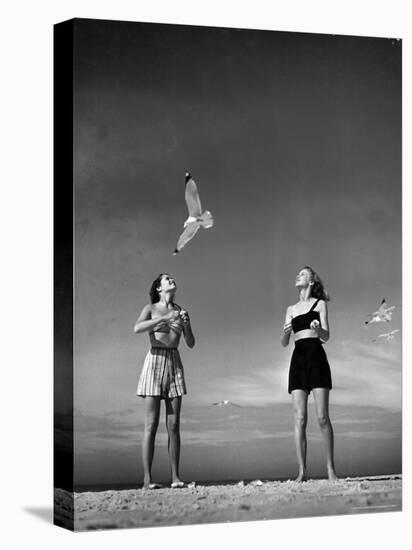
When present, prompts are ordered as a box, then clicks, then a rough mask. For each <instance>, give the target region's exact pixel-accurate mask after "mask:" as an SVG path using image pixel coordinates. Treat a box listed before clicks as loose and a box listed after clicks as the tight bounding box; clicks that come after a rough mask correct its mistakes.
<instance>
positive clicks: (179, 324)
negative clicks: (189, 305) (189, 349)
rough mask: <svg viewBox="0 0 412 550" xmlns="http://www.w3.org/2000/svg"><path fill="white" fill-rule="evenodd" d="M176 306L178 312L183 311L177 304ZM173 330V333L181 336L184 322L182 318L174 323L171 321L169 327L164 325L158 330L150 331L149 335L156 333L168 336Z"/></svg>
mask: <svg viewBox="0 0 412 550" xmlns="http://www.w3.org/2000/svg"><path fill="white" fill-rule="evenodd" d="M175 306H176V307H177V310H178V311H180V310H181V309H182V308H181V307H180V306H179V305H177V304H175ZM171 330H173V332H177V334H181V332H182V330H183V322H182V320H181V318H180V317H178V318H177V319H175V320H174V321H169V322H168V323H167V325H162V326H160V327H158V328H157V327H155V328H154V329H153V330H151V331H150V333H149V334H154V333H155V332H164V333H165V334H168V333H169V332H170V331H171Z"/></svg>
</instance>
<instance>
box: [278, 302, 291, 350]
mask: <svg viewBox="0 0 412 550" xmlns="http://www.w3.org/2000/svg"><path fill="white" fill-rule="evenodd" d="M291 332H292V306H289V307H288V308H287V310H286V317H285V324H284V325H283V333H282V336H281V338H280V343H281V344H282V346H283V347H284V348H285V347H286V346H287V345H288V344H289V339H290V333H291Z"/></svg>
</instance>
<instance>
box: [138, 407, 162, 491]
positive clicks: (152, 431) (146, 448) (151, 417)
mask: <svg viewBox="0 0 412 550" xmlns="http://www.w3.org/2000/svg"><path fill="white" fill-rule="evenodd" d="M144 401H145V410H144V434H143V444H142V457H143V470H144V479H143V487H145V488H147V487H149V485H150V483H151V482H152V462H153V455H154V447H155V437H156V432H157V427H158V425H159V413H160V397H152V396H146V397H145V398H144Z"/></svg>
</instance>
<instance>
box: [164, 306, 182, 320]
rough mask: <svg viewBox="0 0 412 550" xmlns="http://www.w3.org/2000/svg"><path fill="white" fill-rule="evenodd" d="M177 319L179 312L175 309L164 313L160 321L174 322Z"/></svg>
mask: <svg viewBox="0 0 412 550" xmlns="http://www.w3.org/2000/svg"><path fill="white" fill-rule="evenodd" d="M178 318H179V312H178V311H177V310H176V309H172V310H171V311H169V312H168V313H165V315H163V317H162V319H163V320H164V321H166V322H168V323H169V322H171V321H176V319H178Z"/></svg>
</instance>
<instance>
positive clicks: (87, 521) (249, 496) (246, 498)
mask: <svg viewBox="0 0 412 550" xmlns="http://www.w3.org/2000/svg"><path fill="white" fill-rule="evenodd" d="M71 502H72V499H71V496H70V494H69V493H67V492H66V491H63V490H62V489H56V490H55V506H56V510H58V513H57V515H56V520H57V523H59V524H61V525H67V524H68V520H69V518H70V516H71ZM401 509H402V476H401V475H390V476H373V477H356V478H345V479H341V480H338V481H336V482H330V481H328V480H309V481H307V482H305V483H296V482H294V481H282V482H281V481H265V480H263V481H260V480H255V481H251V482H243V481H240V482H237V483H232V484H219V483H216V484H208V485H202V484H201V483H199V484H196V485H195V486H191V487H186V488H183V489H170V488H169V487H165V488H162V489H156V490H150V491H147V490H146V491H145V490H143V489H130V490H122V491H101V492H83V493H75V494H74V530H75V531H88V530H99V529H121V528H131V527H158V526H162V525H189V524H199V523H222V522H234V521H255V520H263V519H279V518H296V517H311V516H326V515H341V514H362V513H379V512H395V511H400V510H401Z"/></svg>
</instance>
